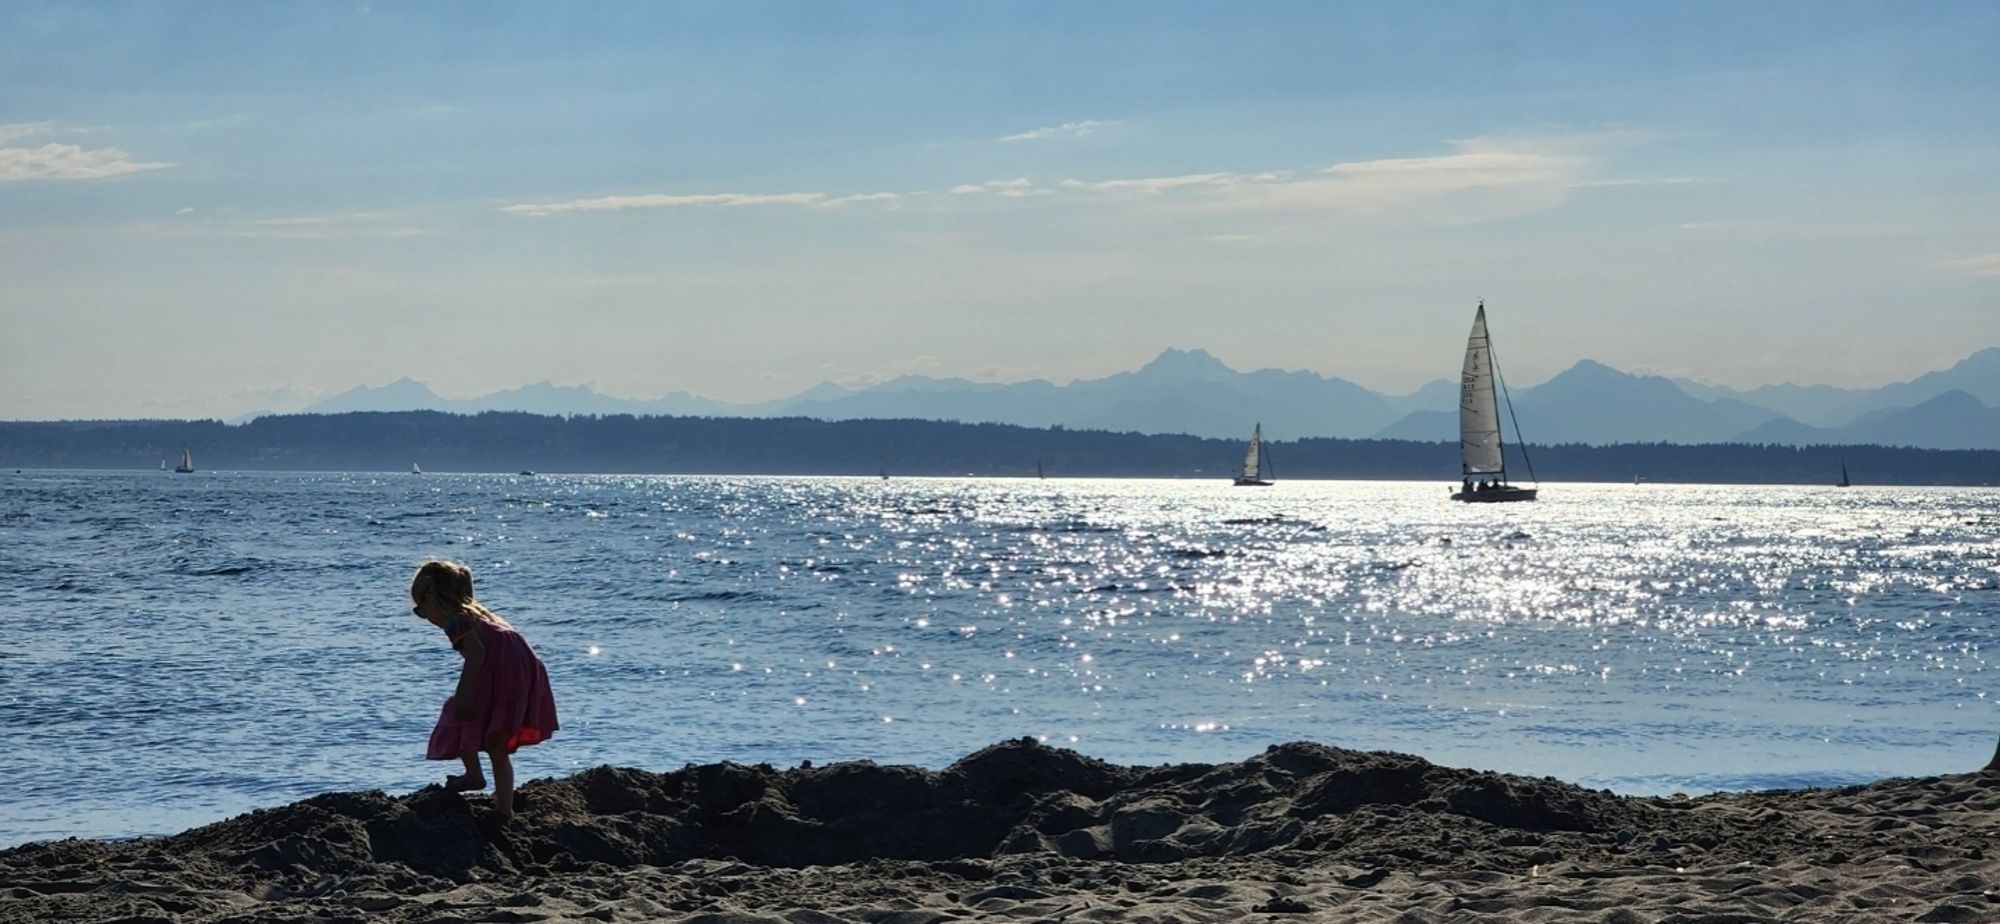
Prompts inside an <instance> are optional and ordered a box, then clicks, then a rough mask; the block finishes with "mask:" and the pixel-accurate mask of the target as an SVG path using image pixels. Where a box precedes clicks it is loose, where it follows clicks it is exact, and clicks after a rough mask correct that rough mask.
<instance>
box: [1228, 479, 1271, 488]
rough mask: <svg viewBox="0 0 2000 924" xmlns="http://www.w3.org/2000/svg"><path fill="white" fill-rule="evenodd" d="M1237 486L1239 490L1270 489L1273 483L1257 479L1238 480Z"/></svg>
mask: <svg viewBox="0 0 2000 924" xmlns="http://www.w3.org/2000/svg"><path fill="white" fill-rule="evenodd" d="M1236 486H1237V487H1239V488H1268V487H1270V486H1271V482H1268V481H1263V480H1260V479H1256V478H1238V479H1236Z"/></svg>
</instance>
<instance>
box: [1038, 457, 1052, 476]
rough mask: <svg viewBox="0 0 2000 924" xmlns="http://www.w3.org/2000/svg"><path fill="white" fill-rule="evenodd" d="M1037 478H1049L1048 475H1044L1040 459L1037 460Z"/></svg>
mask: <svg viewBox="0 0 2000 924" xmlns="http://www.w3.org/2000/svg"><path fill="white" fill-rule="evenodd" d="M1035 477H1036V478H1038V479H1042V478H1047V477H1049V476H1047V475H1044V474H1042V460H1040V459H1036V460H1035Z"/></svg>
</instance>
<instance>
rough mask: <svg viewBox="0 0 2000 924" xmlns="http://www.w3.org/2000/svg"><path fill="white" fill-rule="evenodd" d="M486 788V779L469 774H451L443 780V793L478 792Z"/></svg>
mask: <svg viewBox="0 0 2000 924" xmlns="http://www.w3.org/2000/svg"><path fill="white" fill-rule="evenodd" d="M485 788H486V778H485V777H483V776H473V775H471V774H469V773H468V774H456V773H455V774H452V775H450V776H447V777H445V778H444V791H445V792H478V791H480V790H482V789H485Z"/></svg>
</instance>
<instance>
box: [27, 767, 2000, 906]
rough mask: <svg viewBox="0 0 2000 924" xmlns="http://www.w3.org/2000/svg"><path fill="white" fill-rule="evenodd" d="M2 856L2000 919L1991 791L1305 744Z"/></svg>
mask: <svg viewBox="0 0 2000 924" xmlns="http://www.w3.org/2000/svg"><path fill="white" fill-rule="evenodd" d="M523 792H524V793H525V794H526V795H527V797H528V800H529V805H528V808H527V810H526V811H524V812H523V813H522V814H521V815H520V816H519V817H517V818H516V819H514V820H513V821H512V822H510V823H508V824H506V825H504V826H503V825H501V824H499V823H497V820H496V819H495V818H494V817H493V815H492V813H491V811H490V807H489V805H488V803H487V801H486V800H485V799H484V798H483V797H465V796H460V795H456V794H451V793H446V792H444V791H442V790H441V789H437V788H431V789H426V790H423V791H420V792H417V793H414V794H411V795H408V796H401V797H391V796H388V795H384V794H383V793H380V792H360V793H331V794H328V795H323V796H318V797H315V798H312V799H307V800H305V801H303V802H298V803H295V804H292V805H288V806H284V807H282V808H277V809H270V810H266V811H260V812H253V813H251V814H248V815H243V816H240V817H237V818H233V819H230V820H228V821H224V822H221V823H218V824H214V825H210V826H207V827H203V828H196V829H194V830H191V831H187V832H184V833H181V834H178V835H174V836H172V837H165V838H157V839H147V840H139V841H122V842H98V841H80V840H71V841H60V842H54V843H44V844H32V845H28V846H25V847H21V848H17V849H13V850H8V851H4V852H0V922H17V921H18V922H28V921H113V920H116V921H126V922H141V921H231V922H238V921H240V922H253V921H357V922H358V921H394V922H439V924H445V922H457V921H465V922H470V921H495V922H500V921H510V922H511V921H654V920H685V921H713V922H789V924H815V922H836V921H853V922H874V924H918V922H932V921H970V920H1019V921H1073V922H1082V921H1132V922H1141V921H1145V922H1194V921H1236V920H1244V919H1251V920H1262V921H1293V920H1298V921H1304V920H1327V921H1362V922H1370V921H1384V922H1390V921H1393V922H1433V921H1480V920H1496V919H1497V920H1510V921H1594V922H1626V924H1642V922H1655V924H1669V922H1672V924H1726V922H1749V921H1771V920H1779V921H1842V922H1845V921H1922V922H1929V921H1944V922H1961V921H2000V862H1996V860H1995V859H1993V858H1990V857H1989V855H1988V854H1989V852H1994V851H2000V841H1996V837H2000V777H1995V776H1981V775H1976V774H1968V775H1962V776H1946V777H1932V778H1927V779H1896V780H1884V781H1882V782H1879V783H1874V784H1871V785H1868V786H1861V787H1851V788H1846V789H1833V790H1808V791H1780V792H1761V793H1743V794H1729V795H1717V796H1708V797H1702V798H1696V799H1659V798H1632V797H1623V796H1616V795H1613V794H1611V793H1608V792H1603V791H1596V790H1588V789H1582V788H1579V787H1576V786H1572V785H1569V784H1567V783H1562V782H1558V781H1556V780H1553V779H1546V778H1544V779H1533V778H1528V777H1518V776H1507V775H1503V774H1495V773H1484V772H1479V771H1472V770H1457V769H1451V768H1447V767H1439V766H1436V765H1433V764H1431V763H1429V762H1427V761H1424V760H1422V759H1420V758H1416V757H1410V756H1407V755H1401V754H1384V753H1362V752H1358V751H1346V750H1341V749H1338V748H1332V747H1326V746H1323V745H1318V744H1305V743H1299V744H1288V745H1283V746H1280V747H1274V748H1271V749H1270V750H1268V751H1266V752H1265V753H1263V754H1261V755H1259V756H1257V757H1255V758H1252V759H1250V760H1246V761H1242V762H1240V763H1230V764H1214V765H1209V764H1184V765H1174V766H1161V767H1118V766H1113V765H1110V764H1106V763H1103V762H1100V761H1096V760H1093V759H1090V758H1087V757H1083V756H1081V755H1078V754H1075V753H1073V752H1070V751H1064V750H1058V749H1054V748H1047V747H1042V746H1039V745H1036V744H1034V743H1033V742H1031V741H1013V742H1006V743H1002V744H998V745H994V746H992V747H989V748H986V749H984V750H982V751H980V752H978V753H976V754H973V755H971V756H968V757H966V758H965V759H963V760H961V761H959V762H958V763H956V764H954V765H952V766H951V767H949V768H947V769H945V770H942V771H926V770H921V769H917V768H912V767H884V766H876V765H873V764H869V763H845V764H834V765H830V766H824V767H801V768H797V769H791V770H776V769H773V768H771V767H766V766H754V767H753V766H741V765H736V764H728V763H724V764H713V765H708V766H699V767H696V766H690V767H688V768H686V769H683V770H680V771H677V772H674V773H650V772H646V771H641V770H629V769H619V768H611V767H600V768H597V769H594V770H587V771H584V772H582V773H579V774H576V775H575V776H572V777H569V778H567V779H560V780H555V779H548V780H536V781H534V782H531V783H529V784H527V785H526V786H525V787H523Z"/></svg>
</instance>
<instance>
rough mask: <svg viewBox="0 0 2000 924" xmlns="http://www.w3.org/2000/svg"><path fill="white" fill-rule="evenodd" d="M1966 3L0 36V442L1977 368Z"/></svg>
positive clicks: (1066, 11) (701, 10)
mask: <svg viewBox="0 0 2000 924" xmlns="http://www.w3.org/2000/svg"><path fill="white" fill-rule="evenodd" d="M1994 47H2000V7H1996V6H1993V5H1991V4H1985V3H1973V2H1955V3H1954V2H1946V3H1935V4H1925V5H1921V6H1915V7H1909V6H1905V5H1898V4H1889V3H1867V2H1855V3H1834V4H1827V3H1805V2H1778V3H1770V4H1758V5H1754V6H1747V7H1746V6H1743V5H1739V4H1722V3H1688V4H1675V5H1670V6H1666V7H1659V6H1656V5H1642V4H1626V3H1618V4H1595V3H1552V4H1538V5H1534V6H1526V7H1520V6H1492V5H1485V4H1478V3H1469V2H1467V3H1451V2H1447V3H1437V4H1427V5H1423V6H1419V7H1398V8H1385V7H1376V6H1368V5H1331V4H1318V3H1298V4H1294V3H1274V4H1267V5H1260V6H1258V7H1255V8H1252V9H1249V10H1226V9H1222V8H1211V7H1205V6H1200V5H1179V4H1143V3H1105V4H1093V5H1089V6H1087V7H1081V8H1071V7H1062V6H1052V5H1031V4H1009V5H993V6H972V7H963V6H942V7H940V6H930V5H924V4H915V3H842V2H831V3H805V2H798V3H751V4H738V3H716V4H675V5H650V4H630V5H628V4H610V5H598V6H587V7H567V6H560V5H557V6H547V5H532V4H508V3H502V4H477V5H454V4H409V5H405V4H397V3H381V2H374V3H369V2H354V3H344V4H321V5H310V6H309V5H291V4H271V5H257V6H230V7H213V6H206V5H201V4H192V3H161V4H155V5H147V6H139V7H134V6H130V5H114V4H94V3H57V2H32V0H31V2H24V3H19V4H10V5H7V6H6V7H4V8H0V50H4V55H0V62H5V63H0V74H4V76H5V79H4V80H0V242H4V244H5V246H0V273H4V274H5V277H6V278H7V280H8V284H7V286H6V287H5V288H4V290H0V291H4V294H0V331H4V333H0V419H17V420H32V419H58V418H105V417H169V416H172V417H181V416H201V417H225V418H226V417H234V416H239V415H242V414H246V413H252V412H258V411H267V410H274V409H280V410H281V409H283V408H284V407H286V406H288V405H289V406H292V407H301V406H304V405H305V404H309V403H310V402H311V401H313V400H318V399H322V398H326V397H331V396H333V395H336V394H339V393H341V392H344V391H347V390H350V389H352V388H354V387H357V386H361V385H379V384H382V383H388V382H392V381H395V380H397V379H401V378H406V377H407V378H411V379H415V380H417V381H421V382H424V383H425V384H426V385H427V386H429V387H430V388H432V389H433V390H434V391H435V392H437V393H438V394H439V395H440V396H443V397H472V396H479V395H485V394H490V393H492V392H495V391H501V390H505V389H509V388H516V387H520V386H522V385H525V384H530V383H535V382H541V381H548V382H552V383H558V384H563V385H578V384H582V385H589V386H590V387H591V388H592V389H593V390H595V391H597V392H599V393H602V394H606V395H612V396H618V397H629V398H637V399H647V400H650V399H653V398H657V397H660V396H664V395H669V394H673V393H677V392H688V393H691V394H694V395H698V396H702V397H706V398H713V399H717V400H722V401H729V402H732V403H739V404H741V403H754V402H759V401H766V400H774V399H778V398H783V397H789V396H791V395H794V394H797V393H798V392H801V391H804V390H806V389H808V388H811V387H813V386H814V385H817V384H820V383H822V382H832V383H835V384H840V385H845V386H848V387H865V386H866V385H869V384H873V383H877V382H881V381H885V380H888V379H892V378H894V377H896V376H899V375H904V374H922V375H930V376H934V377H940V378H951V377H959V378H968V379H973V380H975V381H994V382H1013V381H1020V380H1025V379H1033V378H1043V379H1048V380H1050V381H1053V382H1057V383H1067V382H1071V381H1075V380H1078V379H1094V378H1101V377H1104V376H1107V375H1111V374H1115V373H1118V372H1123V371H1130V370H1133V369H1137V368H1139V367H1140V366H1142V365H1143V364H1145V363H1146V362H1148V361H1150V360H1151V359H1152V358H1153V357H1155V356H1156V355H1158V354H1159V353H1160V352H1161V350H1162V349H1163V348H1167V347H1175V348H1180V349H1203V350H1206V351H1207V352H1209V353H1211V354H1212V355H1214V356H1216V357H1217V358H1218V359H1220V360H1222V361H1223V362H1224V363H1226V364H1228V365H1229V366H1231V367H1232V368H1235V369H1238V370H1241V371H1251V370H1255V369H1261V368H1277V369H1284V370H1301V371H1311V372H1315V373H1318V374H1320V375H1324V376H1329V377H1339V378H1343V379H1347V380H1349V381H1352V382H1355V383H1357V384H1360V385H1363V386H1364V387H1367V388H1370V389H1373V390H1376V391H1378V392H1382V393H1385V394H1405V393H1408V392H1410V391H1412V390H1414V389H1416V388H1419V387H1421V386H1422V385H1424V384H1425V383H1427V382H1430V381H1433V380H1436V379H1439V378H1450V377H1451V376H1452V375H1453V374H1454V373H1455V371H1456V367H1457V354H1458V351H1459V349H1460V348H1461V345H1462V343H1463V338H1464V336H1465V332H1466V329H1467V328H1468V327H1469V325H1470V322H1471V317H1472V311H1473V306H1474V304H1475V303H1476V302H1477V301H1478V300H1479V299H1481V298H1484V299H1485V300H1486V302H1487V306H1488V310H1489V313H1490V315H1491V318H1492V325H1493V331H1494V337H1495V341H1496V344H1497V345H1498V348H1499V350H1500V351H1501V355H1502V356H1503V357H1504V359H1505V361H1506V363H1507V368H1508V374H1509V376H1510V377H1511V378H1513V379H1515V380H1516V381H1517V382H1522V383H1535V382H1541V381H1544V380H1546V379H1548V378H1549V377H1551V376H1553V375H1555V374H1557V373H1559V372H1561V371H1562V370H1564V369H1567V368H1569V367H1570V366H1571V365H1573V364H1574V363H1575V362H1577V361H1579V360H1582V359H1591V360H1595V361H1598V362H1602V363H1604V364H1606V365H1609V366H1612V367H1614V368H1617V369H1620V370H1623V371H1626V372H1630V373H1634V374H1657V375H1665V376H1669V377H1677V378H1687V379H1692V380H1697V381H1702V382H1706V383H1711V384H1720V385H1726V386H1728V387H1732V388H1736V389H1739V390H1748V389H1752V388H1756V387H1758V386H1761V385H1770V384H1780V383H1786V382H1790V383H1796V384H1801V385H1832V386H1836V387H1842V388H1873V387H1879V386H1881V385H1883V384H1887V383H1891V382H1897V381H1905V380H1908V379H1910V378H1913V377H1915V376H1918V375H1921V374H1923V373H1925V372H1930V371H1936V370H1939V369H1944V368H1948V367H1949V366H1951V365H1952V364H1954V363H1956V362H1958V361H1960V360H1962V359H1964V358H1965V357H1966V356H1967V355H1969V354H1971V353H1973V352H1975V351H1977V350H1979V349H1981V348H1985V347H1991V346H2000V312H1996V311H1995V310H1994V308H1995V307H1996V306H1995V298H1996V296H2000V231H1996V230H1995V229H1994V228H1993V227H1992V223H1991V220H1990V216H1991V215H1992V214H1995V213H1996V212H2000V182H1996V180H2000V156H1996V154H2000V120H1995V119H1994V118H1993V117H1992V113H1993V112H1996V111H2000V98H1996V97H2000V79H1996V78H2000V61H1996V59H1995V58H1994V57H1993V55H1992V54H1991V49H1992V48H1994Z"/></svg>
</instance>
